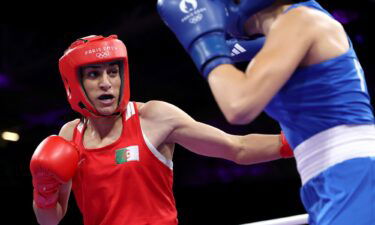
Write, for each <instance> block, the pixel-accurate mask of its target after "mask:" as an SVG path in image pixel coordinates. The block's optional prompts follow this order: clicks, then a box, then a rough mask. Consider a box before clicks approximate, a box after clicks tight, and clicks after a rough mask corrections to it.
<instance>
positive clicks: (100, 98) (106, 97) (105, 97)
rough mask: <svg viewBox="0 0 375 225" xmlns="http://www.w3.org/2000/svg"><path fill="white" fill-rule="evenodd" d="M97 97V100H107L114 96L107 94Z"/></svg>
mask: <svg viewBox="0 0 375 225" xmlns="http://www.w3.org/2000/svg"><path fill="white" fill-rule="evenodd" d="M98 98H99V100H108V99H113V98H115V96H113V95H110V94H108V95H100V96H99V97H98Z"/></svg>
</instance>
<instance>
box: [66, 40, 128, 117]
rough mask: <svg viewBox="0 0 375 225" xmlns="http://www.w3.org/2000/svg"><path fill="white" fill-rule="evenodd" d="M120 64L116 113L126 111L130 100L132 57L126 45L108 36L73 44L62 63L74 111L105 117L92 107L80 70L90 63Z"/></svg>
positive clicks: (84, 114) (69, 99) (67, 92)
mask: <svg viewBox="0 0 375 225" xmlns="http://www.w3.org/2000/svg"><path fill="white" fill-rule="evenodd" d="M116 60H117V61H120V62H121V64H122V66H120V71H121V72H120V73H121V87H120V100H119V102H118V107H117V109H116V112H115V113H122V112H123V111H124V110H125V107H126V105H127V103H128V102H129V98H130V90H129V68H128V54H127V51H126V47H125V45H124V43H123V42H122V41H121V40H119V39H117V35H111V36H108V37H103V36H96V35H92V36H88V37H84V38H80V39H78V40H77V41H75V42H73V44H71V45H70V47H69V48H68V49H67V50H66V51H65V53H64V55H63V56H62V57H61V58H60V60H59V69H60V74H61V77H62V79H63V81H64V85H65V89H66V94H67V96H68V101H69V103H70V105H71V107H72V108H73V110H75V111H77V112H78V113H80V114H82V115H83V116H86V117H90V116H102V115H100V114H99V112H98V111H97V110H96V109H95V107H94V106H93V105H92V104H91V102H90V100H89V99H88V98H87V96H86V94H85V91H84V89H83V87H82V82H81V74H80V68H81V67H82V66H85V65H89V64H97V63H104V62H109V61H116Z"/></svg>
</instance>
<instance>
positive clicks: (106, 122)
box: [30, 35, 291, 225]
mask: <svg viewBox="0 0 375 225" xmlns="http://www.w3.org/2000/svg"><path fill="white" fill-rule="evenodd" d="M59 67H60V73H61V76H62V79H63V81H64V84H65V88H66V92H67V96H68V100H69V103H70V104H71V106H72V108H73V109H74V110H75V111H77V112H79V113H80V114H81V115H82V116H83V118H82V119H76V120H74V121H71V122H68V123H67V124H66V125H64V126H63V127H62V129H61V131H60V133H59V135H58V136H50V137H47V138H46V139H45V140H44V141H43V142H42V143H41V144H40V145H39V146H38V148H37V149H36V151H35V153H34V155H33V157H32V159H31V163H30V170H31V173H32V176H33V186H34V212H35V215H36V217H37V220H38V222H39V223H40V224H58V223H59V221H61V219H62V218H63V217H64V215H65V213H66V211H67V207H68V199H69V195H70V192H71V190H73V193H74V195H75V198H76V201H77V204H78V206H79V209H80V211H81V212H82V215H83V222H84V224H86V225H96V224H101V225H122V224H124V225H125V224H126V225H146V224H148V225H150V224H152V225H175V224H177V223H178V220H177V211H176V207H175V200H174V197H173V191H172V185H173V163H172V157H173V151H174V145H175V144H176V143H177V144H180V145H182V146H183V147H185V148H186V149H189V150H190V151H192V152H194V153H197V154H200V155H205V156H211V157H218V158H223V159H227V160H231V161H234V162H236V163H239V164H252V163H257V162H264V161H269V160H275V159H279V158H282V157H289V156H291V155H290V153H291V150H290V148H289V145H288V143H287V142H286V141H285V140H284V139H283V136H282V135H261V134H249V135H245V136H236V135H230V134H227V133H225V132H223V131H221V130H218V129H217V128H214V127H212V126H209V125H206V124H203V123H200V122H197V121H195V120H194V119H192V118H191V117H190V116H189V115H187V114H186V113H185V112H183V111H182V110H180V109H179V108H177V107H176V106H174V105H171V104H168V103H166V102H162V101H149V102H146V103H140V102H132V101H129V96H130V90H129V70H128V56H127V51H126V47H125V45H124V44H123V43H122V42H121V41H120V40H119V39H117V36H115V35H111V36H109V37H103V36H88V37H84V38H81V39H78V40H77V41H76V42H74V43H73V44H72V45H71V46H70V47H69V48H68V49H67V50H66V51H65V53H64V55H63V56H62V57H61V59H60V61H59Z"/></svg>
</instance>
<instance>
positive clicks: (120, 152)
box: [116, 145, 139, 164]
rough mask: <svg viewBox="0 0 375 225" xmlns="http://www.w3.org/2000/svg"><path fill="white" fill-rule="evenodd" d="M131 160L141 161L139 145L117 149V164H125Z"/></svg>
mask: <svg viewBox="0 0 375 225" xmlns="http://www.w3.org/2000/svg"><path fill="white" fill-rule="evenodd" d="M129 161H139V148H138V145H134V146H128V147H126V148H121V149H117V150H116V164H123V163H125V162H129Z"/></svg>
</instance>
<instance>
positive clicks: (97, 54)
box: [96, 51, 109, 59]
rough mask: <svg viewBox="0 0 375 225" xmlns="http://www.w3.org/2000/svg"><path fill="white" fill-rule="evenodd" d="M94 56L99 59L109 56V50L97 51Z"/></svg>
mask: <svg viewBox="0 0 375 225" xmlns="http://www.w3.org/2000/svg"><path fill="white" fill-rule="evenodd" d="M96 57H98V58H100V59H102V58H106V57H109V51H105V52H98V53H96Z"/></svg>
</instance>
